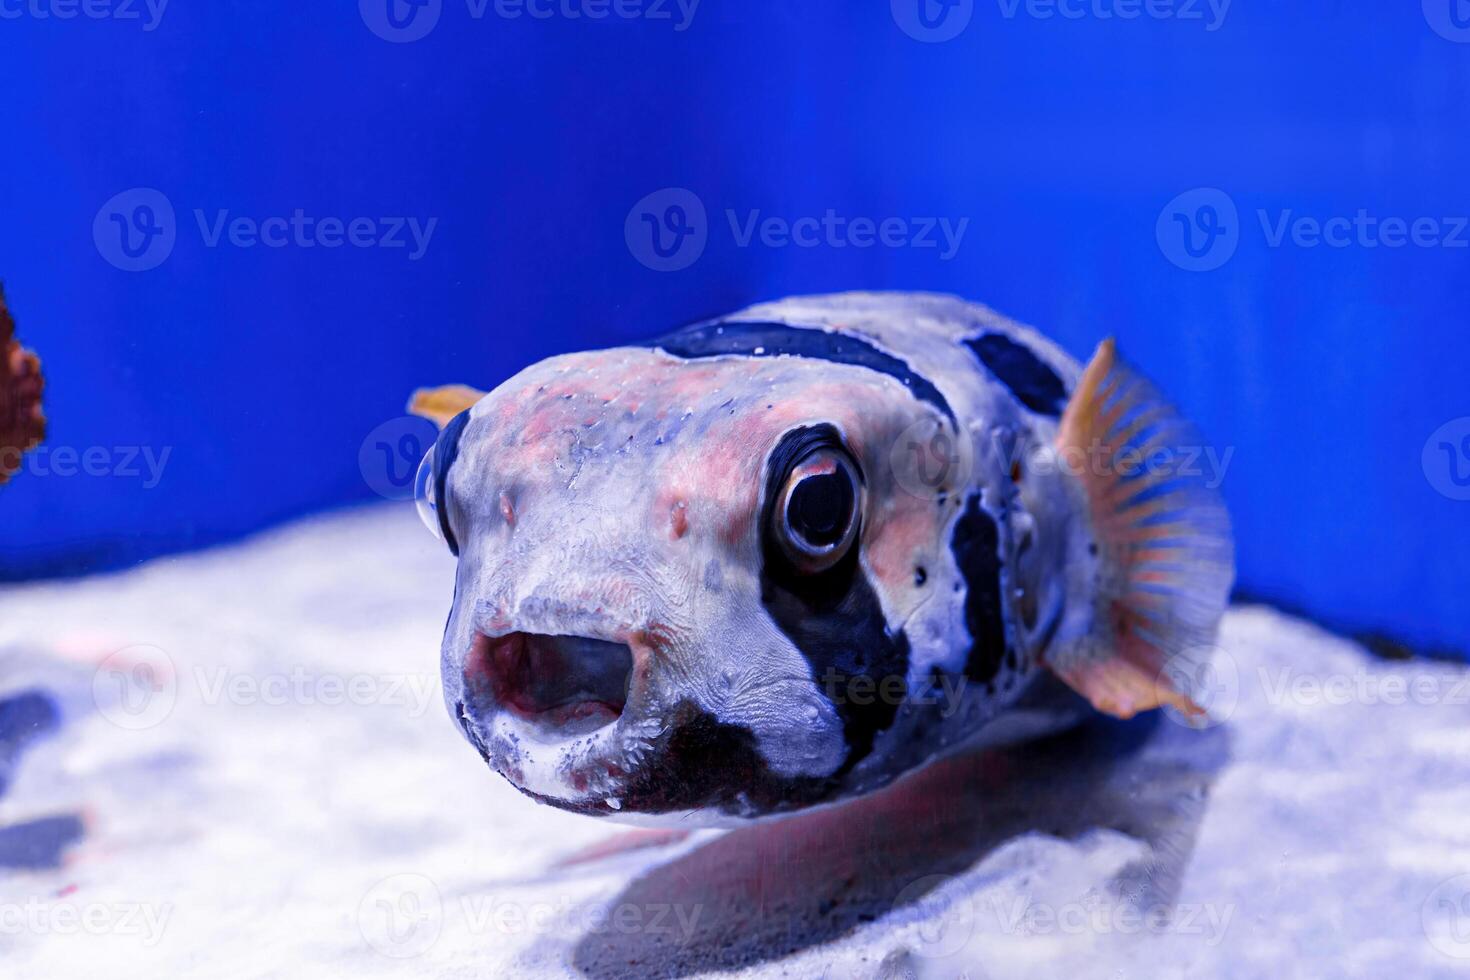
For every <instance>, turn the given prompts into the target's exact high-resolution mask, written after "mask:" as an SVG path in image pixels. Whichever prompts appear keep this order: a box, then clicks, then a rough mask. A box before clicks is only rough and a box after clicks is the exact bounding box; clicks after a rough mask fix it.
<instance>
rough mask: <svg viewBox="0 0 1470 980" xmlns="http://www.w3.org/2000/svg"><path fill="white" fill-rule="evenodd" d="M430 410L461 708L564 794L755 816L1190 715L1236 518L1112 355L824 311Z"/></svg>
mask: <svg viewBox="0 0 1470 980" xmlns="http://www.w3.org/2000/svg"><path fill="white" fill-rule="evenodd" d="M414 407H415V408H416V410H418V411H420V412H421V413H423V414H426V415H429V416H430V417H433V418H435V419H436V420H437V421H439V422H440V423H441V425H442V426H443V429H442V432H441V434H440V438H439V440H438V442H437V443H436V445H435V447H434V448H433V450H431V452H430V453H429V455H428V456H427V457H426V459H425V461H424V464H423V466H422V467H421V470H420V480H419V485H420V498H421V508H422V510H423V512H424V513H425V515H426V520H428V521H429V522H430V524H431V526H432V527H434V528H435V529H436V531H437V532H438V533H439V534H440V536H441V537H442V538H443V539H444V540H445V541H446V543H447V544H448V545H449V547H450V549H451V551H453V552H454V554H455V555H456V556H457V558H458V562H459V565H458V574H457V580H456V586H455V596H454V603H453V607H452V609H451V612H450V615H449V619H448V623H447V625H446V629H445V634H444V640H443V646H442V652H441V662H442V671H443V679H444V691H445V699H446V704H447V706H448V708H449V711H450V713H451V715H452V716H453V718H454V720H455V722H456V723H457V724H458V725H459V727H460V729H461V731H462V732H463V733H464V735H465V737H466V739H467V740H468V741H469V742H470V744H471V745H473V746H474V747H475V749H476V750H477V751H478V752H479V753H480V755H481V756H482V757H483V758H484V759H485V760H486V761H487V762H488V763H489V765H490V766H491V767H492V768H494V769H495V770H497V771H498V772H500V773H501V774H502V775H504V776H505V777H506V778H507V779H509V780H510V782H511V783H513V784H514V785H515V786H516V787H517V788H519V789H520V790H522V791H523V792H525V793H526V794H528V795H530V796H532V797H534V798H535V799H537V800H540V801H542V802H545V803H549V804H552V805H555V806H558V807H562V808H564V809H569V810H573V811H577V812H581V813H587V814H593V815H601V816H614V817H617V818H620V819H627V820H632V821H635V822H645V823H646V822H666V821H677V822H679V823H680V824H681V825H686V826H687V825H689V824H690V823H703V824H729V823H738V822H740V821H744V820H749V819H754V818H759V817H764V816H769V815H777V814H782V813H788V812H791V811H794V810H799V809H802V808H805V807H810V806H816V805H822V804H829V803H834V802H838V801H841V800H843V799H846V798H849V797H851V796H855V795H858V794H861V793H865V792H869V791H871V790H874V789H877V788H879V787H881V786H883V785H885V784H887V783H889V782H891V781H892V780H893V779H895V778H896V777H898V776H900V775H902V774H903V773H904V772H907V771H909V770H912V769H915V768H917V767H919V766H921V765H923V764H925V763H926V762H928V761H930V760H932V759H934V758H936V757H938V756H940V755H943V754H945V753H947V752H951V751H954V750H955V749H956V748H959V747H963V746H967V745H973V744H976V743H977V742H979V741H982V740H987V739H989V740H1002V739H1006V738H1013V737H1019V736H1020V735H1022V734H1025V733H1026V732H1028V731H1034V730H1035V726H1036V723H1038V721H1039V724H1041V725H1042V726H1045V725H1048V724H1056V723H1059V722H1060V721H1061V719H1063V718H1065V717H1067V716H1068V715H1069V714H1070V713H1071V712H1072V710H1073V709H1075V708H1076V706H1078V705H1082V706H1084V707H1085V705H1086V702H1088V701H1090V702H1091V703H1092V704H1093V705H1094V706H1096V707H1097V708H1099V709H1101V710H1104V711H1109V712H1111V713H1114V714H1117V715H1122V716H1126V715H1130V714H1132V713H1134V712H1136V711H1140V710H1145V709H1148V708H1152V707H1156V706H1158V705H1160V704H1172V705H1174V706H1175V707H1177V708H1179V709H1180V710H1184V711H1187V712H1193V711H1197V710H1198V709H1196V708H1195V707H1194V705H1193V702H1192V701H1191V700H1190V698H1189V690H1188V687H1189V679H1190V677H1191V676H1192V675H1191V671H1192V669H1193V668H1194V667H1195V666H1196V665H1197V664H1198V662H1199V660H1200V656H1201V654H1202V653H1204V652H1207V650H1208V647H1209V643H1210V639H1211V637H1212V636H1213V632H1214V628H1215V623H1216V621H1217V620H1218V617H1219V615H1220V613H1221V611H1222V610H1223V607H1224V604H1225V600H1226V595H1227V594H1228V591H1229V587H1230V580H1231V576H1232V556H1231V545H1230V531H1229V522H1228V518H1227V517H1226V515H1225V512H1224V509H1223V506H1221V504H1220V502H1219V499H1218V496H1217V495H1216V494H1215V493H1214V491H1213V490H1211V489H1209V488H1208V487H1206V486H1205V485H1204V483H1203V481H1202V480H1200V479H1197V478H1195V477H1194V476H1193V475H1191V474H1188V473H1184V472H1183V471H1182V467H1181V466H1179V465H1177V464H1178V463H1179V461H1180V460H1182V459H1184V458H1185V456H1186V451H1187V450H1188V449H1189V448H1190V445H1191V444H1192V445H1193V446H1198V441H1197V437H1196V436H1194V434H1193V430H1192V429H1190V428H1189V427H1188V426H1187V424H1186V423H1184V422H1183V421H1182V420H1181V419H1179V418H1178V416H1177V414H1176V413H1174V412H1173V410H1172V409H1171V408H1169V407H1168V405H1167V404H1166V403H1165V402H1163V401H1162V399H1161V398H1160V397H1159V396H1158V394H1157V391H1156V390H1155V389H1154V388H1153V387H1152V386H1151V385H1149V384H1148V382H1146V381H1144V380H1143V379H1142V378H1140V377H1138V376H1137V375H1136V374H1135V373H1134V372H1132V370H1131V369H1129V368H1128V367H1127V366H1126V365H1125V364H1123V363H1122V362H1121V361H1120V360H1118V359H1117V357H1116V354H1115V352H1114V350H1113V348H1112V345H1111V344H1110V343H1109V344H1105V345H1104V346H1103V347H1102V348H1100V350H1099V353H1098V354H1097V355H1096V356H1095V357H1094V359H1093V361H1092V363H1091V364H1090V365H1089V366H1088V367H1087V368H1086V369H1084V368H1083V366H1082V365H1080V364H1079V363H1078V362H1077V361H1075V360H1073V359H1072V358H1071V357H1069V356H1068V355H1067V354H1066V353H1065V352H1064V351H1063V350H1062V349H1061V348H1059V347H1058V346H1057V345H1056V344H1054V343H1052V342H1051V341H1049V340H1047V339H1046V338H1045V337H1043V336H1042V335H1041V334H1039V333H1038V332H1036V331H1035V330H1032V329H1030V328H1028V327H1025V326H1022V325H1019V324H1016V323H1013V322H1011V321H1009V320H1007V319H1005V318H1003V317H1001V316H999V315H997V314H995V313H993V312H992V311H990V310H988V309H987V308H985V307H982V306H979V305H975V304H971V303H967V302H964V301H961V300H959V299H956V298H953V297H947V296H936V295H927V294H908V293H892V294H886V293H885V294H874V293H852V294H842V295H834V296H815V297H801V298H793V299H788V300H784V301H780V302H775V303H767V304H761V305H757V306H754V307H751V308H749V309H746V310H744V311H741V312H739V313H736V314H732V315H730V316H726V317H721V318H718V319H716V320H712V321H707V322H703V323H698V324H694V325H692V326H689V327H686V328H683V329H682V330H678V331H675V332H673V333H671V334H669V335H667V336H665V337H663V338H660V339H659V340H656V341H653V342H651V343H649V344H647V345H644V346H625V347H615V348H611V349H607V350H598V351H589V352H582V353H575V354H567V355H562V356H558V357H553V358H550V359H548V360H545V361H542V362H540V363H538V364H535V365H532V366H531V367H528V368H526V369H525V370H524V371H522V372H520V373H519V374H517V375H516V376H514V377H512V378H511V379H509V380H507V381H506V382H505V383H503V384H502V385H500V386H499V387H497V388H496V389H494V390H493V391H491V392H490V393H489V394H485V395H483V396H481V394H480V393H479V392H476V391H474V390H472V389H466V388H447V389H437V390H433V391H427V392H421V393H420V394H419V395H418V396H416V399H415V402H414ZM1089 443H1090V446H1089ZM1134 448H1136V449H1139V450H1140V451H1141V452H1147V451H1151V452H1153V453H1154V458H1155V460H1156V461H1159V460H1164V458H1165V456H1168V457H1169V458H1170V459H1172V460H1173V461H1174V465H1172V467H1171V466H1170V465H1168V464H1167V463H1160V465H1159V466H1158V467H1156V468H1155V469H1154V470H1144V469H1141V468H1138V467H1132V468H1130V469H1128V470H1126V471H1125V470H1123V468H1121V467H1119V466H1118V465H1117V463H1118V460H1117V457H1118V456H1119V455H1120V451H1121V450H1123V449H1134ZM1089 449H1090V453H1091V455H1088V453H1087V452H1086V451H1087V450H1089ZM1078 450H1083V452H1081V454H1080V455H1079V453H1078ZM1129 458H1130V459H1131V458H1132V457H1129ZM1057 679H1060V680H1061V681H1063V682H1065V685H1066V686H1068V687H1070V688H1071V689H1072V690H1073V691H1075V692H1077V695H1080V697H1079V696H1073V695H1070V694H1069V695H1067V696H1066V698H1059V697H1057V694H1056V692H1057V690H1058V689H1060V688H1062V685H1061V684H1057V683H1056V680H1057ZM1068 699H1070V701H1069V700H1068ZM1028 706H1032V707H1036V708H1037V710H1034V711H1030V712H1028V711H1025V710H1022V709H1023V708H1026V707H1028ZM1027 719H1029V720H1027Z"/></svg>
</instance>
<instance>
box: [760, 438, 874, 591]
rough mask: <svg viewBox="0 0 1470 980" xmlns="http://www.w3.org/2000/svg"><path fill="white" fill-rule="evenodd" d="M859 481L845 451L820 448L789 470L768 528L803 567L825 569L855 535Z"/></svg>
mask: <svg viewBox="0 0 1470 980" xmlns="http://www.w3.org/2000/svg"><path fill="white" fill-rule="evenodd" d="M861 512H862V481H861V480H859V478H858V475H857V468H856V467H855V466H854V464H853V462H852V460H851V459H849V458H848V456H847V454H846V453H845V452H843V451H841V450H840V449H832V448H822V449H818V450H816V451H814V452H812V453H810V454H809V455H807V456H806V457H804V458H803V459H802V460H801V462H799V463H797V464H796V465H795V466H793V467H792V468H791V472H790V473H788V474H787V476H786V482H785V484H784V485H783V486H782V488H781V496H780V497H779V498H778V499H777V501H776V506H775V508H774V509H773V511H772V515H771V520H772V523H773V525H774V526H773V527H772V531H773V532H774V534H775V537H776V540H777V541H778V542H779V543H780V545H781V548H782V550H783V551H785V552H786V557H787V558H789V559H791V561H792V563H793V564H794V565H795V566H796V567H797V568H798V569H799V570H801V571H803V572H809V573H815V572H822V571H826V570H827V569H829V568H831V567H832V566H833V565H835V564H837V562H838V561H840V560H841V559H842V557H843V555H845V554H847V552H848V550H849V549H850V548H851V547H852V543H853V541H854V540H856V538H857V532H858V525H859V524H860V523H861V521H860V520H859V518H860V515H861Z"/></svg>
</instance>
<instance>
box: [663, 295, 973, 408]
mask: <svg viewBox="0 0 1470 980" xmlns="http://www.w3.org/2000/svg"><path fill="white" fill-rule="evenodd" d="M652 346H654V347H657V348H659V349H661V350H663V351H666V352H668V353H670V354H673V355H674V356H675V357H685V358H698V357H720V356H724V355H729V354H740V355H743V356H746V357H780V356H781V355H783V354H784V355H789V356H793V357H807V358H813V359H817V360H823V361H832V362H834V363H836V364H852V365H855V366H857V367H864V368H868V369H869V370H872V371H877V372H879V373H880V374H886V375H888V376H889V377H890V378H896V379H898V380H899V381H901V382H902V383H903V385H904V386H905V387H906V388H908V389H909V391H911V392H912V393H913V395H914V397H915V398H919V399H921V400H923V401H926V402H929V403H930V404H931V405H933V406H935V407H936V408H938V409H939V410H940V411H942V412H943V413H944V414H945V415H947V416H948V417H949V419H950V421H951V422H953V421H955V414H954V411H953V409H951V408H950V407H949V402H948V401H947V400H946V399H945V397H944V395H943V393H941V392H940V390H939V389H938V388H936V387H934V384H933V383H932V382H930V381H929V379H928V378H925V377H924V376H923V375H920V374H918V373H916V372H915V371H914V370H913V368H911V367H909V365H908V362H906V361H904V360H901V359H900V358H897V357H894V356H893V355H892V354H889V353H887V352H885V351H881V350H879V349H878V348H877V347H874V346H873V345H872V344H870V343H868V342H867V341H865V340H862V339H861V338H859V337H854V336H853V335H852V334H845V333H838V332H836V331H832V330H823V329H822V328H820V327H796V326H792V325H791V324H789V323H762V322H747V321H742V320H724V321H714V322H711V323H696V324H694V325H692V326H688V327H684V328H682V329H680V330H676V331H674V332H673V333H671V334H668V335H666V336H664V337H660V338H659V339H657V340H655V341H653V343H652Z"/></svg>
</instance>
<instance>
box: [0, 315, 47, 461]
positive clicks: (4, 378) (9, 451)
mask: <svg viewBox="0 0 1470 980" xmlns="http://www.w3.org/2000/svg"><path fill="white" fill-rule="evenodd" d="M41 387H42V379H41V361H40V359H39V358H38V357H36V355H35V354H32V353H31V352H30V351H28V350H26V349H25V348H23V347H21V346H20V344H19V342H17V341H16V340H15V321H14V320H12V319H11V318H10V310H9V309H8V308H7V307H6V305H5V294H4V292H3V291H0V483H4V482H5V481H6V480H8V479H9V478H10V476H11V474H12V473H14V472H15V471H16V470H18V469H20V457H21V454H22V453H24V452H25V451H26V450H27V449H30V448H31V447H32V446H34V445H35V444H36V443H38V442H40V441H41V438H42V436H44V435H45V434H46V416H45V415H43V414H42V412H41Z"/></svg>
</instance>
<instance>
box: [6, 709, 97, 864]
mask: <svg viewBox="0 0 1470 980" xmlns="http://www.w3.org/2000/svg"><path fill="white" fill-rule="evenodd" d="M60 725H61V712H60V710H59V709H58V708H57V706H56V703H55V701H54V700H53V699H52V698H51V697H50V696H49V695H48V694H47V693H46V692H44V691H41V690H25V691H20V692H18V693H15V694H6V695H0V797H3V796H5V794H6V791H7V790H9V788H10V781H11V778H12V776H13V775H14V773H15V771H16V769H17V768H18V767H19V765H20V759H21V756H22V755H24V754H25V752H26V751H27V750H28V749H29V748H30V747H31V746H32V745H33V744H34V743H35V742H37V741H39V740H41V739H42V738H45V737H46V736H48V735H50V734H52V733H53V732H55V731H56V729H57V728H59V727H60ZM84 832H85V825H84V823H83V821H82V818H81V816H80V815H79V814H74V813H68V814H61V815H57V816H50V817H42V818H39V819H36V820H29V821H26V822H24V823H18V824H11V825H9V826H0V868H24V869H29V870H36V869H42V868H54V867H56V866H58V865H59V864H60V863H61V860H62V854H63V852H65V850H66V849H67V848H68V847H70V846H71V845H72V844H74V843H76V842H77V841H78V840H80V839H81V837H82V834H83V833H84Z"/></svg>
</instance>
